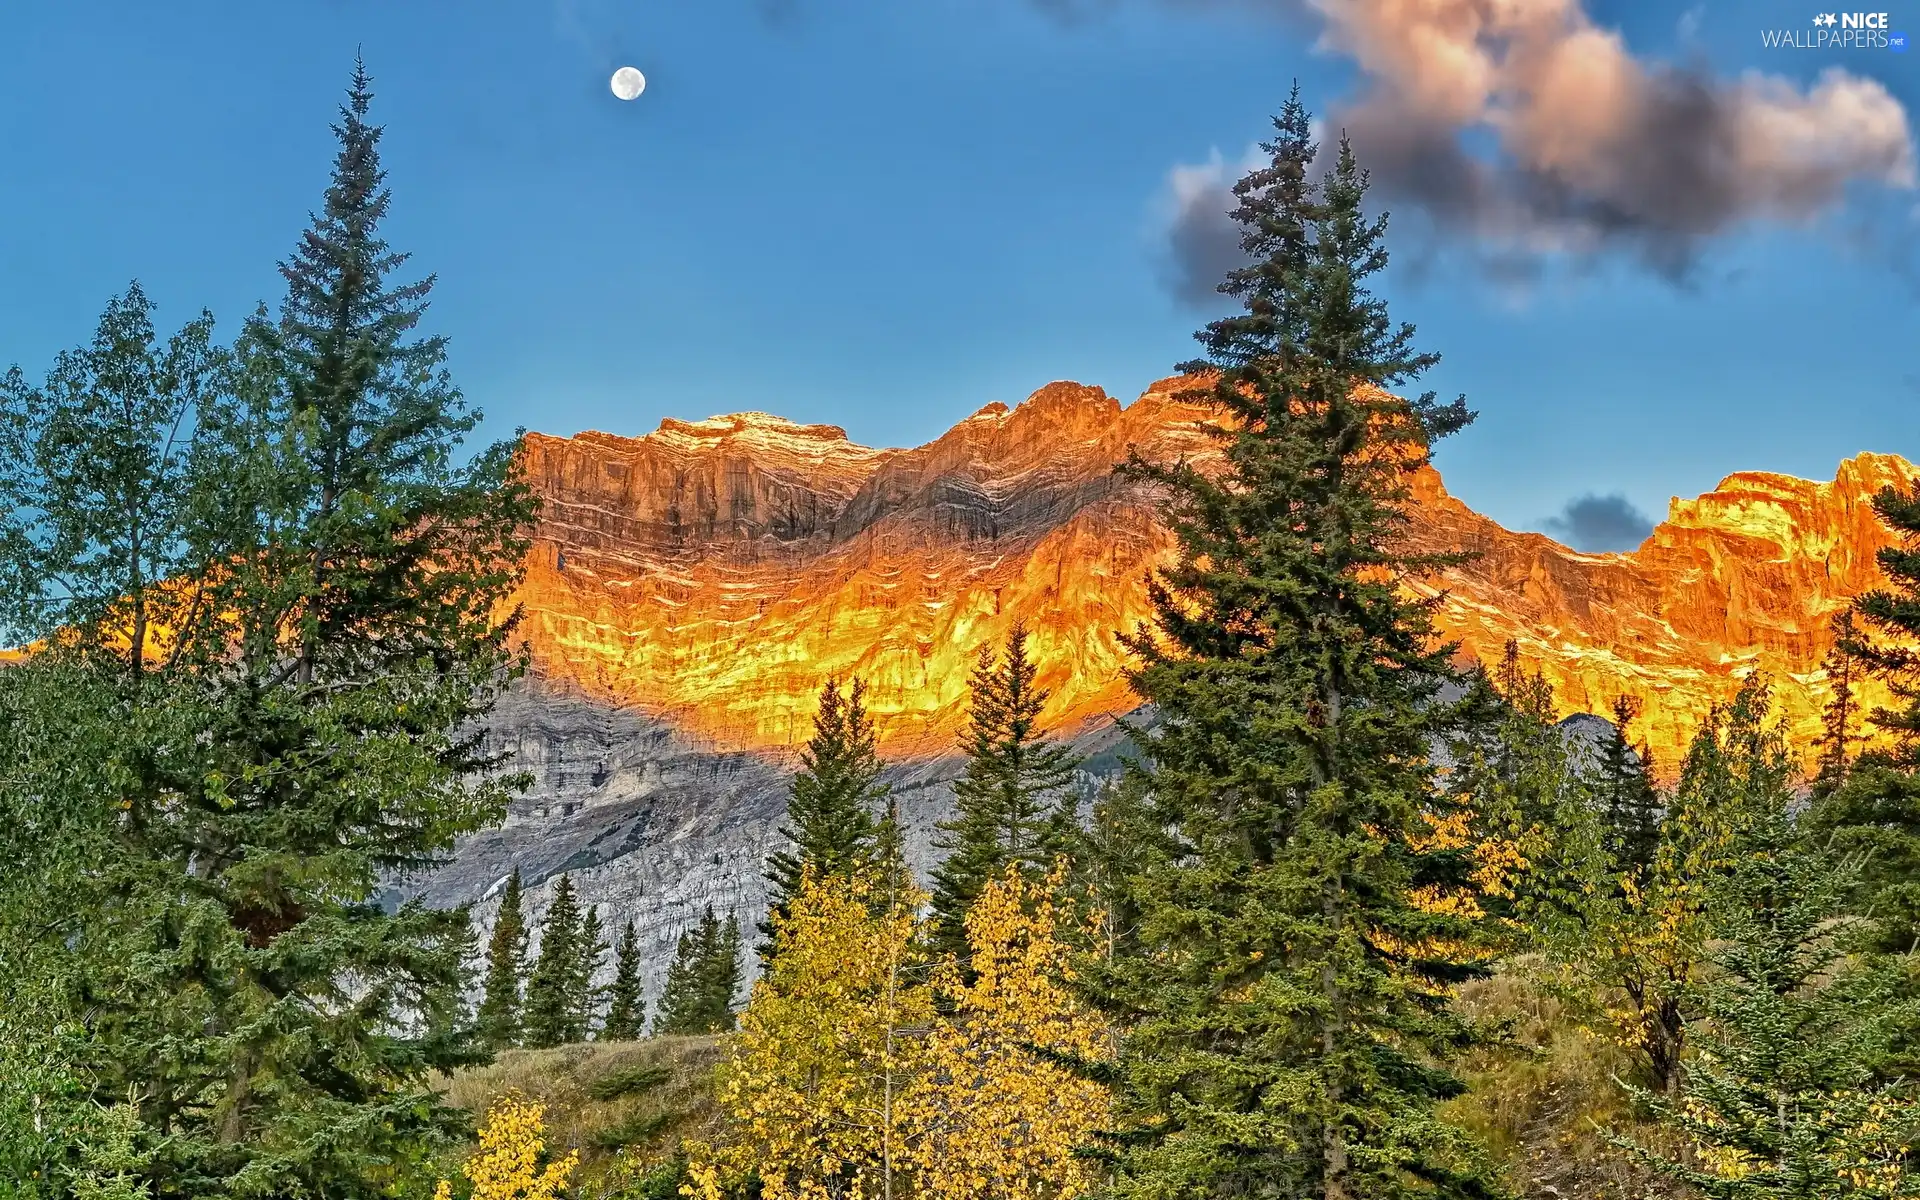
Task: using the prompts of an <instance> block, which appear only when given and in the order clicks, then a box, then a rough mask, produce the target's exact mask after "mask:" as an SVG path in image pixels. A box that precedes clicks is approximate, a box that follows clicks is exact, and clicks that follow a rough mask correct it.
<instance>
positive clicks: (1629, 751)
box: [1594, 695, 1661, 875]
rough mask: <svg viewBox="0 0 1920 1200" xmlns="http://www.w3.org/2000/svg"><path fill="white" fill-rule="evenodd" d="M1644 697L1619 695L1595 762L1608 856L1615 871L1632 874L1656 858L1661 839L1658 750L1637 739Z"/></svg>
mask: <svg viewBox="0 0 1920 1200" xmlns="http://www.w3.org/2000/svg"><path fill="white" fill-rule="evenodd" d="M1639 715H1640V702H1639V701H1637V700H1635V699H1634V698H1633V697H1631V696H1627V695H1620V696H1616V697H1614V700H1613V732H1612V733H1611V734H1609V735H1608V737H1607V740H1606V741H1605V742H1604V743H1602V745H1601V747H1600V753H1599V755H1598V757H1597V759H1596V761H1595V763H1594V775H1595V779H1594V790H1595V792H1596V795H1595V800H1596V801H1597V803H1598V804H1599V806H1600V812H1601V820H1602V824H1603V827H1604V831H1605V832H1604V836H1605V844H1606V849H1607V855H1608V861H1609V862H1610V863H1611V866H1612V870H1613V873H1614V874H1616V875H1631V874H1633V873H1634V872H1636V871H1642V870H1645V869H1646V868H1647V866H1648V865H1650V864H1651V863H1652V862H1653V855H1654V852H1655V850H1656V848H1657V847H1658V845H1659V842H1660V820H1661V813H1660V795H1659V792H1658V790H1657V789H1656V788H1655V787H1654V784H1653V755H1652V754H1651V753H1650V752H1649V751H1648V750H1647V747H1646V745H1645V744H1644V743H1642V744H1640V745H1635V744H1634V743H1633V742H1632V740H1631V739H1632V736H1633V732H1632V731H1633V722H1634V719H1635V718H1637V717H1638V716H1639Z"/></svg>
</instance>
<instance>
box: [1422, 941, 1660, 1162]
mask: <svg viewBox="0 0 1920 1200" xmlns="http://www.w3.org/2000/svg"><path fill="white" fill-rule="evenodd" d="M1461 1001H1462V1003H1463V1004H1464V1005H1465V1006H1466V1007H1467V1008H1468V1010H1469V1011H1471V1012H1472V1013H1473V1014H1474V1015H1475V1016H1477V1017H1480V1018H1483V1019H1491V1020H1501V1021H1507V1022H1510V1023H1511V1025H1510V1037H1511V1038H1512V1044H1511V1045H1509V1046H1507V1047H1503V1048H1492V1049H1487V1050H1483V1051H1480V1052H1478V1053H1477V1054H1476V1055H1475V1056H1474V1057H1473V1058H1471V1059H1470V1060H1469V1061H1468V1062H1466V1063H1465V1064H1463V1067H1464V1069H1463V1072H1462V1074H1463V1075H1464V1077H1465V1079H1466V1081H1467V1083H1468V1086H1469V1091H1468V1092H1467V1094H1466V1095H1464V1096H1461V1097H1459V1098H1458V1099H1456V1100H1453V1101H1451V1102H1450V1103H1449V1104H1448V1105H1447V1106H1446V1109H1445V1110H1444V1111H1445V1115H1446V1116H1447V1117H1448V1119H1450V1120H1452V1121H1453V1122H1455V1123H1456V1124H1459V1125H1461V1126H1464V1127H1465V1128H1468V1129H1471V1130H1472V1131H1473V1132H1475V1133H1476V1134H1478V1135H1479V1136H1480V1137H1481V1138H1482V1140H1483V1141H1484V1142H1485V1144H1486V1146H1487V1148H1488V1150H1489V1151H1491V1152H1492V1154H1493V1155H1494V1157H1495V1158H1496V1159H1497V1160H1498V1161H1500V1162H1501V1163H1503V1164H1504V1165H1505V1170H1506V1176H1507V1181H1508V1184H1509V1186H1510V1187H1511V1188H1512V1190H1513V1192H1514V1194H1515V1195H1518V1196H1522V1197H1528V1198H1529V1200H1532V1198H1536V1197H1539V1198H1549V1200H1550V1198H1555V1197H1558V1198H1559V1200H1643V1198H1645V1197H1649V1196H1654V1197H1667V1196H1678V1195H1680V1194H1681V1193H1680V1191H1679V1190H1678V1189H1677V1188H1676V1186H1675V1185H1673V1184H1671V1183H1669V1182H1668V1181H1666V1180H1664V1179H1662V1178H1661V1177H1659V1176H1657V1175H1655V1174H1654V1173H1653V1172H1652V1171H1651V1170H1649V1169H1648V1168H1647V1166H1646V1165H1645V1164H1643V1163H1642V1162H1640V1161H1638V1160H1637V1159H1636V1158H1635V1156H1634V1155H1633V1154H1632V1153H1631V1152H1629V1151H1627V1150H1624V1149H1622V1148H1621V1147H1620V1146H1619V1145H1618V1144H1617V1143H1615V1142H1614V1141H1613V1139H1612V1137H1611V1136H1610V1135H1613V1134H1617V1135H1620V1136H1624V1137H1629V1138H1632V1139H1634V1140H1636V1141H1638V1142H1641V1143H1642V1144H1660V1143H1662V1142H1664V1141H1665V1140H1666V1139H1667V1135H1666V1134H1665V1132H1664V1131H1662V1130H1660V1129H1657V1128H1654V1127H1652V1126H1650V1125H1648V1124H1647V1123H1646V1122H1645V1121H1643V1120H1642V1119H1641V1118H1640V1115H1639V1114H1636V1113H1635V1111H1634V1107H1633V1103H1632V1100H1631V1097H1630V1096H1628V1095H1627V1093H1626V1092H1625V1091H1624V1090H1623V1089H1622V1087H1621V1086H1620V1083H1619V1080H1620V1079H1622V1078H1629V1077H1631V1076H1632V1074H1633V1070H1634V1061H1633V1059H1632V1057H1631V1056H1630V1055H1629V1054H1628V1053H1627V1052H1626V1051H1625V1050H1623V1049H1621V1048H1620V1047H1618V1046H1615V1045H1612V1044H1610V1043H1608V1042H1607V1041H1605V1040H1603V1039H1602V1038H1600V1037H1598V1036H1596V1035H1594V1034H1593V1033H1590V1032H1588V1031H1587V1030H1585V1029H1582V1028H1581V1027H1580V1025H1579V1023H1578V1022H1576V1021H1575V1020H1573V1019H1572V1017H1571V1016H1570V1015H1569V1014H1568V1013H1567V1012H1565V1011H1564V1010H1563V1008H1562V1006H1561V1005H1560V1003H1559V1002H1558V1001H1557V1000H1555V999H1554V998H1553V997H1551V996H1550V995H1547V994H1545V993H1544V992H1543V991H1542V990H1540V989H1539V988H1537V987H1535V986H1533V985H1532V984H1531V983H1529V982H1528V981H1527V979H1526V977H1525V975H1524V973H1516V974H1510V975H1499V976H1495V977H1494V978H1491V979H1486V980H1481V981H1479V982H1476V983H1473V984H1470V985H1468V986H1467V987H1466V988H1465V989H1463V993H1462V996H1461Z"/></svg>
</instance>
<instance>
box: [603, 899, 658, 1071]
mask: <svg viewBox="0 0 1920 1200" xmlns="http://www.w3.org/2000/svg"><path fill="white" fill-rule="evenodd" d="M646 1007H647V1002H646V1000H645V998H644V997H642V996H641V994H640V947H639V944H638V943H637V942H636V941H635V940H634V935H633V922H632V921H628V922H627V925H626V928H625V929H624V930H622V931H621V933H620V947H619V949H618V950H617V951H616V952H615V957H614V963H613V983H612V984H611V985H610V986H609V987H608V988H607V1020H606V1024H604V1025H602V1026H601V1027H600V1040H601V1041H603V1042H630V1041H632V1040H634V1039H635V1038H637V1037H639V1036H640V1030H641V1028H642V1027H643V1026H644V1025H645V1023H646Z"/></svg>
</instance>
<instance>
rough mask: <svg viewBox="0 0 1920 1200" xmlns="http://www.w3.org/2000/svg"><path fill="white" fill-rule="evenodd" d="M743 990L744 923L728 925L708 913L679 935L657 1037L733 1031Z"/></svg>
mask: <svg viewBox="0 0 1920 1200" xmlns="http://www.w3.org/2000/svg"><path fill="white" fill-rule="evenodd" d="M739 988H740V922H739V919H738V918H736V917H733V916H729V917H728V918H727V920H726V922H725V923H724V924H722V922H721V921H720V918H719V917H717V916H715V915H714V912H713V910H712V909H708V910H707V911H706V913H705V915H703V916H702V917H701V918H700V923H699V924H698V925H696V926H694V927H693V928H692V929H689V930H687V931H686V932H685V933H683V934H681V935H680V944H679V946H678V948H677V950H676V951H675V953H674V958H673V965H672V966H670V967H668V968H667V983H666V987H665V988H664V989H663V990H662V992H661V994H660V1004H659V1006H658V1008H657V1009H656V1010H655V1016H654V1023H653V1031H654V1032H655V1033H723V1032H725V1031H726V1030H729V1029H732V1028H733V1022H734V1014H733V998H734V994H735V993H736V992H738V991H739Z"/></svg>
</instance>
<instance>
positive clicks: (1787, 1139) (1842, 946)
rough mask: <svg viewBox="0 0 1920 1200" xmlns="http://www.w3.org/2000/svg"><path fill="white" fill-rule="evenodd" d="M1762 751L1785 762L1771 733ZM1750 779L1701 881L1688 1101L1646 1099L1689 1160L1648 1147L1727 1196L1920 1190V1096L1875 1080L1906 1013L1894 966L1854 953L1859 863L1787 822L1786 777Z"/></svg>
mask: <svg viewBox="0 0 1920 1200" xmlns="http://www.w3.org/2000/svg"><path fill="white" fill-rule="evenodd" d="M1763 736H1767V737H1771V736H1772V735H1770V734H1763ZM1761 754H1762V756H1763V757H1765V758H1769V759H1772V760H1774V761H1777V762H1782V763H1784V762H1785V761H1786V759H1787V755H1786V752H1785V747H1784V745H1782V744H1779V743H1778V741H1777V738H1776V739H1774V744H1773V745H1771V746H1767V747H1764V748H1762V749H1761ZM1755 783H1756V787H1755V788H1754V789H1753V790H1752V791H1750V792H1749V793H1748V794H1746V795H1744V796H1743V797H1742V800H1743V801H1744V804H1743V807H1742V809H1741V810H1740V811H1739V812H1737V813H1736V814H1733V820H1734V830H1733V833H1732V836H1731V839H1730V843H1729V846H1728V854H1727V856H1726V861H1727V866H1726V868H1725V870H1724V871H1723V872H1722V873H1720V874H1718V875H1715V876H1712V877H1710V878H1709V880H1708V881H1707V882H1708V887H1709V891H1710V899H1709V900H1708V908H1709V910H1710V912H1711V917H1710V918H1709V925H1710V926H1711V929H1712V938H1711V944H1712V945H1713V946H1714V947H1715V949H1714V951H1713V953H1712V958H1713V960H1714V962H1715V963H1716V964H1717V965H1718V966H1719V968H1720V971H1719V973H1718V974H1716V975H1713V976H1711V977H1709V979H1708V980H1707V982H1705V983H1704V985H1703V986H1702V987H1701V989H1700V998H1701V1003H1700V1012H1699V1013H1698V1015H1697V1018H1696V1020H1695V1022H1694V1024H1695V1025H1696V1027H1697V1028H1699V1029H1700V1030H1701V1031H1702V1032H1701V1033H1700V1034H1699V1035H1698V1036H1697V1037H1695V1039H1694V1051H1695V1052H1694V1054H1693V1055H1692V1056H1691V1058H1690V1062H1691V1066H1690V1068H1689V1070H1688V1077H1687V1093H1686V1099H1685V1100H1684V1102H1676V1101H1674V1100H1672V1099H1670V1098H1668V1097H1666V1096H1651V1095H1647V1094H1645V1093H1642V1098H1643V1099H1644V1100H1648V1101H1650V1102H1651V1103H1652V1106H1653V1108H1654V1110H1655V1111H1656V1112H1657V1113H1658V1114H1659V1115H1660V1116H1661V1117H1662V1118H1663V1119H1664V1120H1666V1121H1667V1122H1669V1123H1671V1124H1672V1125H1674V1126H1676V1127H1677V1128H1678V1130H1679V1132H1681V1133H1682V1134H1684V1135H1685V1138H1686V1142H1687V1144H1688V1146H1689V1151H1690V1152H1689V1153H1688V1154H1686V1155H1685V1156H1683V1157H1669V1156H1666V1155H1664V1154H1661V1153H1658V1152H1643V1153H1647V1154H1648V1156H1649V1157H1651V1158H1652V1159H1653V1160H1654V1161H1655V1163H1656V1164H1657V1165H1658V1166H1659V1167H1660V1168H1661V1170H1662V1171H1663V1172H1664V1173H1666V1174H1668V1175H1670V1176H1672V1177H1674V1178H1677V1179H1679V1180H1682V1181H1684V1182H1685V1183H1688V1184H1690V1185H1692V1186H1693V1187H1694V1188H1696V1189H1698V1190H1699V1192H1700V1193H1701V1194H1702V1195H1705V1196H1709V1197H1716V1198H1724V1200H1765V1198H1770V1197H1781V1198H1785V1197H1796V1198H1797V1197H1816V1196H1852V1195H1868V1194H1871V1195H1877V1196H1907V1195H1916V1194H1920V1175H1916V1174H1915V1173H1914V1172H1913V1169H1912V1167H1911V1165H1910V1163H1909V1160H1910V1158H1911V1154H1910V1152H1909V1150H1908V1147H1909V1146H1910V1145H1911V1144H1912V1143H1913V1141H1914V1139H1915V1137H1916V1136H1920V1100H1917V1099H1916V1098H1915V1095H1914V1092H1913V1089H1912V1088H1911V1087H1906V1086H1900V1085H1887V1084H1883V1083H1879V1082H1877V1081H1876V1079H1875V1076H1876V1073H1877V1068H1878V1066H1879V1065H1880V1064H1881V1063H1882V1062H1884V1061H1885V1058H1886V1056H1887V1052H1888V1049H1889V1047H1890V1045H1891V1043H1892V1041H1893V1039H1894V1037H1895V1036H1896V1035H1897V1033H1898V1032H1899V1031H1900V1030H1901V1028H1902V1026H1903V1025H1906V1024H1910V1023H1911V1019H1912V1013H1911V1009H1912V1007H1913V1006H1912V1004H1911V1002H1908V1003H1906V1004H1902V1003H1901V1002H1900V1001H1899V999H1898V988H1899V983H1900V976H1901V975H1902V974H1903V970H1902V968H1901V966H1900V965H1899V964H1898V963H1896V962H1894V961H1891V960H1888V959H1885V958H1879V957H1874V956H1866V957H1860V956H1855V955H1851V954H1850V953H1849V950H1850V949H1851V947H1850V946H1849V945H1848V942H1849V940H1850V933H1851V932H1852V931H1855V930H1857V929H1858V928H1859V927H1860V923H1859V922H1858V921H1857V920H1847V919H1846V917H1847V908H1848V901H1849V899H1850V897H1851V896H1852V895H1853V894H1854V892H1855V890H1856V888H1855V886H1854V885H1855V883H1856V882H1857V881H1856V878H1855V876H1856V875H1857V872H1858V869H1859V865H1860V863H1859V860H1858V859H1857V858H1853V857H1836V856H1835V855H1834V854H1833V853H1832V852H1831V851H1830V850H1829V848H1828V847H1826V846H1824V845H1822V844H1820V843H1818V842H1813V841H1810V840H1809V839H1807V838H1806V837H1805V836H1804V831H1802V830H1800V829H1798V828H1796V827H1795V824H1794V822H1793V820H1792V818H1791V816H1790V808H1791V806H1792V805H1793V803H1794V797H1793V794H1792V791H1791V790H1790V789H1789V787H1788V786H1787V775H1786V773H1785V772H1784V771H1778V770H1767V771H1763V772H1761V773H1760V774H1759V775H1758V776H1757V777H1756V779H1755ZM1903 1010H1905V1011H1903Z"/></svg>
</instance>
